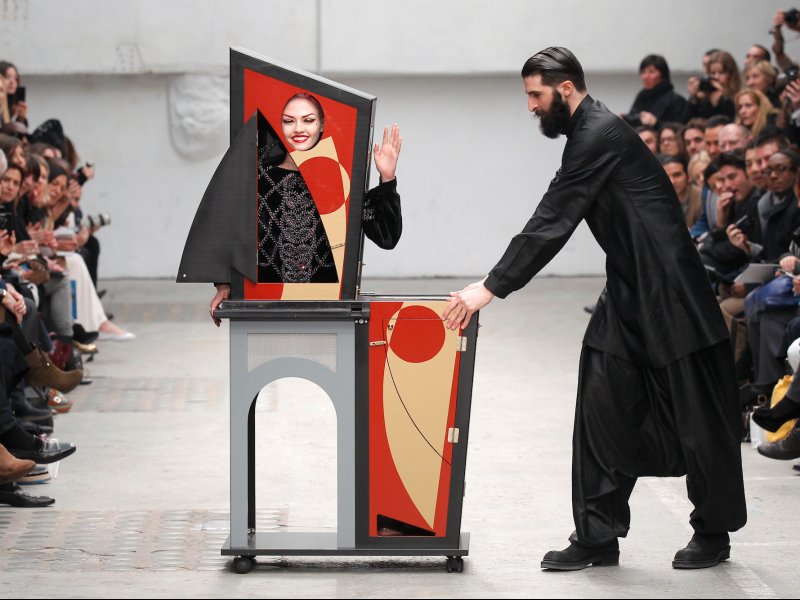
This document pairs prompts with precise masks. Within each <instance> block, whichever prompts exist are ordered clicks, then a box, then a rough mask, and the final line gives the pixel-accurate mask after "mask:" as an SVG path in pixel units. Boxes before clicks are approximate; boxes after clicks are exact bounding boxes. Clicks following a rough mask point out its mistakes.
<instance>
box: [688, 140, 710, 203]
mask: <svg viewBox="0 0 800 600" xmlns="http://www.w3.org/2000/svg"><path fill="white" fill-rule="evenodd" d="M710 164H711V157H710V156H709V155H708V152H706V151H705V150H702V151H700V152H698V153H697V154H695V155H694V156H692V157H691V158H690V159H689V165H688V166H687V167H686V170H687V171H688V173H689V183H690V184H691V185H693V186H695V187H696V188H697V189H698V191H701V190H702V189H703V187H704V186H705V184H706V178H705V170H706V167H708V165H710ZM699 216H700V215H698V217H699Z"/></svg>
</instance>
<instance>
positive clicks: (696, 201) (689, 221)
mask: <svg viewBox="0 0 800 600" xmlns="http://www.w3.org/2000/svg"><path fill="white" fill-rule="evenodd" d="M658 158H659V160H660V161H661V165H662V166H663V167H664V171H666V173H667V175H668V176H669V179H670V181H671V182H672V187H673V188H675V194H676V195H677V196H678V202H680V205H681V211H683V216H684V218H685V219H686V225H687V227H691V226H692V225H693V224H694V222H695V221H696V220H697V218H698V217H699V216H700V191H699V190H694V188H693V187H692V185H691V184H690V183H689V174H688V173H687V170H686V163H685V162H684V161H683V159H682V158H680V157H679V156H668V155H665V154H661V155H659V157H658Z"/></svg>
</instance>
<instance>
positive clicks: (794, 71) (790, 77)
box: [775, 65, 800, 93]
mask: <svg viewBox="0 0 800 600" xmlns="http://www.w3.org/2000/svg"><path fill="white" fill-rule="evenodd" d="M798 75H800V67H798V66H797V65H792V66H790V67H789V68H788V69H786V70H785V71H784V72H783V73H779V74H778V77H776V78H775V89H776V90H777V91H778V92H779V93H780V92H782V91H783V89H784V88H785V87H786V86H787V85H788V84H789V83H791V82H792V81H795V80H796V79H797V76H798Z"/></svg>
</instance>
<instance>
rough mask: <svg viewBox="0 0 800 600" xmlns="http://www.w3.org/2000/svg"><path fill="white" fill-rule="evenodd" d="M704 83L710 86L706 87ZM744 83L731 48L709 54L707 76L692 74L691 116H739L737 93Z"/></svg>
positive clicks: (690, 79)
mask: <svg viewBox="0 0 800 600" xmlns="http://www.w3.org/2000/svg"><path fill="white" fill-rule="evenodd" d="M704 83H705V84H707V85H708V86H709V87H708V88H704V87H703V85H704ZM740 87H741V78H740V76H739V67H737V66H736V61H735V60H734V58H733V57H732V56H731V55H730V54H729V53H728V52H724V51H719V52H715V53H714V54H712V55H711V56H710V57H709V65H708V78H707V80H705V81H704V82H701V80H700V78H699V77H690V78H689V83H688V88H687V89H688V91H689V116H690V117H702V118H704V119H707V118H709V117H712V116H714V115H724V116H726V117H728V118H729V119H733V118H734V117H735V116H736V105H735V104H734V102H733V97H734V96H735V95H736V93H737V92H738V91H739V88H740Z"/></svg>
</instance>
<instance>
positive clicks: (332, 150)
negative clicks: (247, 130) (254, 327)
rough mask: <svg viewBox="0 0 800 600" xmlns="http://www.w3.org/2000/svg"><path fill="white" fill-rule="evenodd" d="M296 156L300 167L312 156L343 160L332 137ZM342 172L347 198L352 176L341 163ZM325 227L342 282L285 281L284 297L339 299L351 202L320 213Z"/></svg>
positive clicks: (343, 186)
mask: <svg viewBox="0 0 800 600" xmlns="http://www.w3.org/2000/svg"><path fill="white" fill-rule="evenodd" d="M291 155H292V159H293V160H294V162H295V164H296V165H297V166H298V167H299V166H300V165H301V164H303V163H304V162H305V161H307V160H309V159H311V158H318V157H324V158H330V159H332V160H335V161H336V162H337V163H338V162H339V156H338V155H337V153H336V146H335V145H334V143H333V139H332V138H324V139H322V140H320V142H319V144H317V145H316V146H314V147H313V148H312V149H311V150H308V151H305V152H304V151H300V150H295V151H294V152H292V153H291ZM339 167H340V170H341V172H342V188H343V189H344V192H345V198H347V194H349V193H350V179H349V178H347V173H346V172H345V171H344V168H343V167H342V166H341V165H339ZM320 217H321V218H322V227H323V228H324V229H325V235H327V236H328V242H329V243H330V245H331V251H332V252H333V263H334V264H335V265H336V274H337V276H338V277H339V283H285V284H284V285H283V293H282V294H281V299H282V300H338V299H339V295H340V293H341V281H342V277H343V275H344V250H345V246H344V244H345V240H346V239H347V204H344V203H343V204H342V205H341V206H340V207H339V208H338V209H336V210H335V211H333V212H332V213H329V214H327V215H320Z"/></svg>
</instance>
